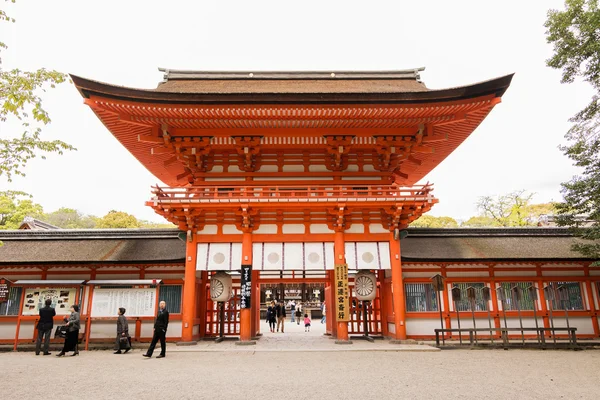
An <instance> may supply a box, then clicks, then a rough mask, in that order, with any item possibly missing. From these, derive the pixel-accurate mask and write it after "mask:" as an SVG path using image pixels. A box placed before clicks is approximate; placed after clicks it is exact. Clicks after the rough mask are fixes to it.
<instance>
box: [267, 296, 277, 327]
mask: <svg viewBox="0 0 600 400" xmlns="http://www.w3.org/2000/svg"><path fill="white" fill-rule="evenodd" d="M267 322H268V323H269V329H271V333H275V325H276V324H277V312H276V311H275V302H274V301H271V305H270V306H269V307H268V308H267Z"/></svg>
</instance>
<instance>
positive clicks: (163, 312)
mask: <svg viewBox="0 0 600 400" xmlns="http://www.w3.org/2000/svg"><path fill="white" fill-rule="evenodd" d="M168 326H169V311H168V310H167V303H166V302H164V301H161V302H160V304H159V305H158V315H157V316H156V322H154V335H153V336H152V343H150V347H148V351H146V354H143V356H144V357H148V358H150V357H152V353H154V348H155V347H156V342H158V341H159V340H160V355H158V356H157V357H156V358H164V357H165V356H166V355H167V328H168Z"/></svg>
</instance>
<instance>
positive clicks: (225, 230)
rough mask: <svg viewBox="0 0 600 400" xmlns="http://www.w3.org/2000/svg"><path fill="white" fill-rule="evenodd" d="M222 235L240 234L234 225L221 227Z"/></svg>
mask: <svg viewBox="0 0 600 400" xmlns="http://www.w3.org/2000/svg"><path fill="white" fill-rule="evenodd" d="M223 233H224V234H225V235H227V234H237V233H242V231H240V230H239V229H238V228H237V227H236V226H235V225H223Z"/></svg>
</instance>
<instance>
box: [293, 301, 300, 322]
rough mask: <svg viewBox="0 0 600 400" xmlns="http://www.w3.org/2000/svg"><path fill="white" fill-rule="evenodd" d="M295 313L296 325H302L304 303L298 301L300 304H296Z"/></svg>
mask: <svg viewBox="0 0 600 400" xmlns="http://www.w3.org/2000/svg"><path fill="white" fill-rule="evenodd" d="M295 314H296V325H300V320H301V319H302V304H301V303H298V305H297V306H296V312H295ZM292 322H293V321H292Z"/></svg>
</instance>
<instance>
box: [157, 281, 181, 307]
mask: <svg viewBox="0 0 600 400" xmlns="http://www.w3.org/2000/svg"><path fill="white" fill-rule="evenodd" d="M159 288H160V289H159V293H158V300H159V301H164V302H166V303H167V310H169V312H170V313H173V314H181V291H182V286H181V285H160V286H159Z"/></svg>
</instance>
